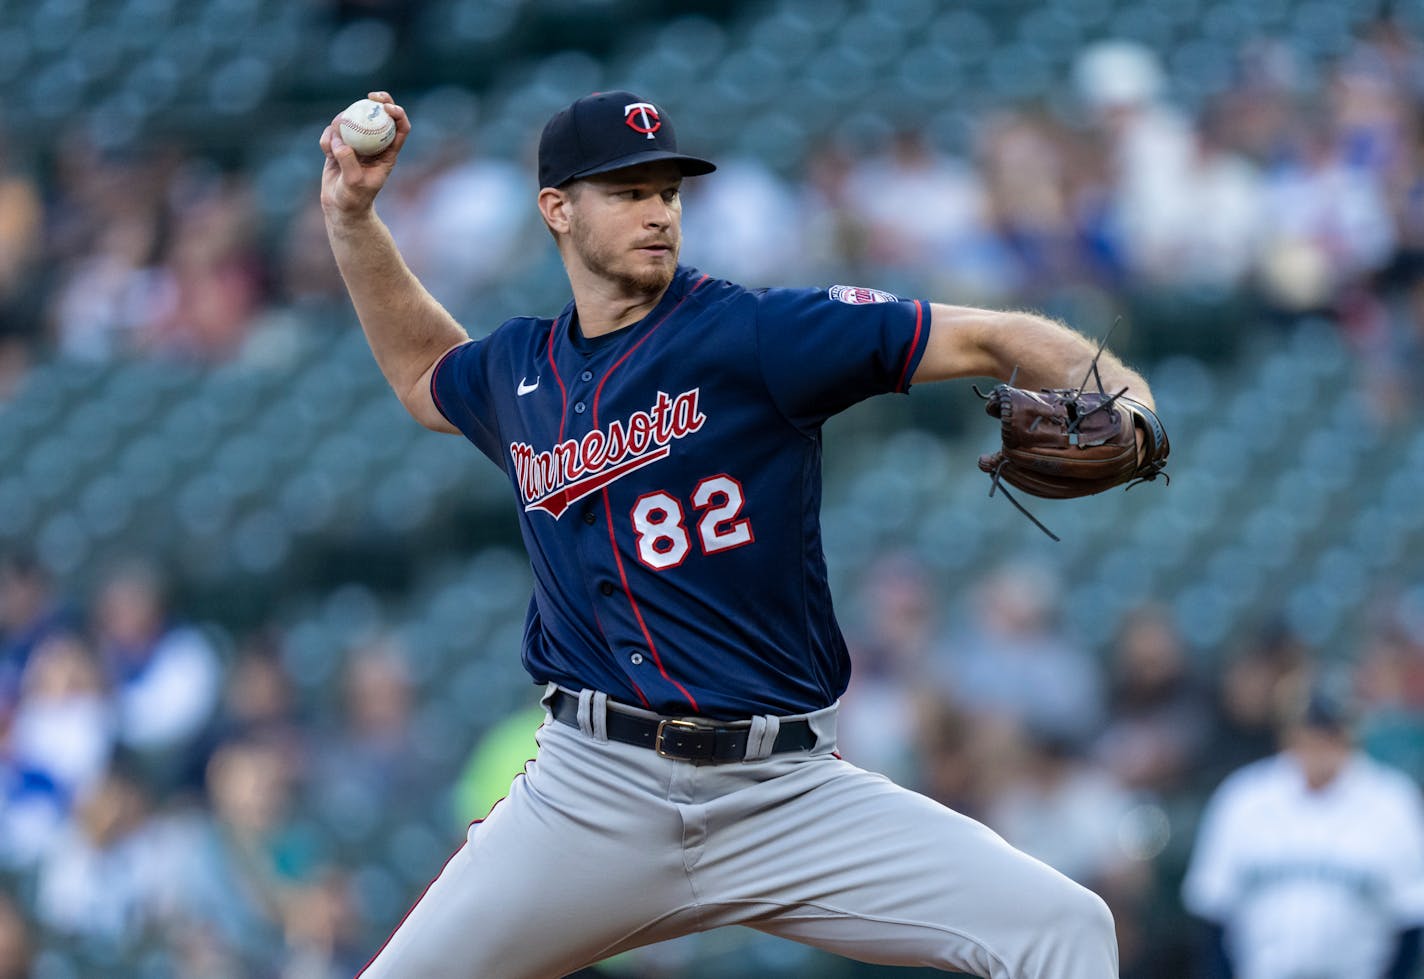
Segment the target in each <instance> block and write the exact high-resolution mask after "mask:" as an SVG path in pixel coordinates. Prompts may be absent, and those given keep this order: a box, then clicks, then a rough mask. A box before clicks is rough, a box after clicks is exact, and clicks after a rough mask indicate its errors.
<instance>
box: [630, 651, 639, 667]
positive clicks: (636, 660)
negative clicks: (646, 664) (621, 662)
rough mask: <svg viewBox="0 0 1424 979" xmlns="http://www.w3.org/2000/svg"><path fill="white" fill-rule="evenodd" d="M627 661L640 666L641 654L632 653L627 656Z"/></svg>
mask: <svg viewBox="0 0 1424 979" xmlns="http://www.w3.org/2000/svg"><path fill="white" fill-rule="evenodd" d="M628 662H630V663H632V664H633V665H634V666H641V665H642V662H643V654H642V653H634V654H633V655H632V656H629V657H628Z"/></svg>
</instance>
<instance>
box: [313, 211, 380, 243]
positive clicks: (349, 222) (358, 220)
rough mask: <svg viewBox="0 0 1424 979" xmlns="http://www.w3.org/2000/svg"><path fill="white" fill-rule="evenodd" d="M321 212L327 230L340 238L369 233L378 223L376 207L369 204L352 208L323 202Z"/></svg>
mask: <svg viewBox="0 0 1424 979" xmlns="http://www.w3.org/2000/svg"><path fill="white" fill-rule="evenodd" d="M322 214H323V216H324V217H325V218H326V227H327V231H328V232H329V233H330V234H332V235H333V236H335V237H340V238H347V237H354V236H358V235H366V234H369V233H370V232H371V231H372V230H373V229H374V228H376V227H377V226H378V225H379V224H380V219H379V218H377V217H376V209H375V207H374V206H372V205H370V204H367V205H366V206H365V207H358V208H354V209H345V208H338V207H334V206H329V205H325V204H324V205H323V206H322Z"/></svg>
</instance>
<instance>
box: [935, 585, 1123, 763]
mask: <svg viewBox="0 0 1424 979" xmlns="http://www.w3.org/2000/svg"><path fill="white" fill-rule="evenodd" d="M1060 591H1061V585H1060V582H1059V580H1058V578H1057V577H1056V575H1055V574H1054V573H1053V572H1052V571H1050V570H1048V569H1047V568H1046V567H1044V566H1043V565H1041V564H1034V563H1030V562H1026V561H1025V562H1006V563H1004V564H1001V565H1000V566H998V567H996V568H994V569H992V570H991V571H989V572H988V573H987V574H986V575H985V576H984V577H983V579H982V580H981V581H980V582H979V584H978V586H977V587H976V588H975V589H974V591H973V594H972V597H971V600H970V609H971V614H972V615H973V620H972V621H971V622H970V624H969V628H968V629H967V631H966V632H965V633H964V634H963V635H960V636H956V637H955V638H954V639H953V640H952V643H951V646H950V648H949V651H948V655H947V656H946V657H944V658H943V659H942V662H941V664H940V666H941V670H942V675H943V679H944V682H945V683H946V684H947V689H948V690H950V691H951V694H952V696H953V697H954V698H955V699H956V700H958V701H959V703H960V704H962V705H964V706H965V707H966V708H968V709H969V710H971V711H973V712H975V713H1002V714H1005V715H1007V716H1008V717H1011V718H1013V719H1015V720H1017V721H1018V722H1019V723H1020V724H1022V725H1024V726H1025V727H1031V728H1033V729H1034V730H1036V731H1041V732H1044V733H1045V734H1052V735H1055V736H1057V737H1061V738H1064V739H1068V740H1077V741H1080V740H1082V739H1085V738H1088V737H1091V736H1093V735H1094V734H1096V733H1097V731H1098V727H1099V725H1100V723H1101V721H1102V709H1103V699H1102V689H1101V687H1102V680H1101V677H1100V675H1099V672H1098V666H1097V664H1096V663H1095V662H1094V661H1093V659H1092V657H1091V656H1090V655H1089V654H1088V652H1087V651H1086V650H1084V649H1083V648H1081V647H1080V646H1078V645H1076V644H1075V643H1074V642H1073V640H1072V639H1071V638H1070V637H1068V636H1066V635H1065V634H1063V632H1062V631H1061V629H1060V628H1059V625H1058V622H1057V619H1056V616H1057V612H1058V601H1059V594H1060Z"/></svg>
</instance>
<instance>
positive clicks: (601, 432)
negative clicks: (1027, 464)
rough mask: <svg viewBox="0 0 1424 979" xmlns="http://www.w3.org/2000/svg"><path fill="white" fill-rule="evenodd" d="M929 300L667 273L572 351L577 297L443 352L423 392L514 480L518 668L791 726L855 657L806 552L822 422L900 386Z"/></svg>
mask: <svg viewBox="0 0 1424 979" xmlns="http://www.w3.org/2000/svg"><path fill="white" fill-rule="evenodd" d="M929 315H930V313H929V305H928V304H927V303H924V302H921V301H901V300H898V299H896V298H895V297H894V296H891V295H889V294H888V293H883V292H879V291H877V290H873V289H862V288H854V287H847V286H835V287H833V288H831V289H829V290H826V289H769V290H763V291H752V290H748V289H745V288H743V287H741V286H738V285H735V284H733V283H731V282H725V281H722V280H718V279H713V278H710V277H708V276H705V275H702V274H701V273H699V272H697V271H695V270H693V269H689V268H686V267H680V268H679V269H678V271H677V275H676V276H675V278H674V279H673V282H672V285H671V286H670V287H669V288H668V290H667V293H666V294H665V295H664V296H663V298H662V300H661V301H660V302H659V304H658V305H657V307H656V308H654V309H653V310H652V312H650V313H649V314H648V315H647V316H646V317H645V318H644V319H643V320H641V321H640V322H638V323H635V324H633V325H632V326H629V327H627V328H625V329H622V330H618V331H616V332H614V333H610V334H606V335H604V336H600V337H596V338H593V339H589V338H586V337H584V336H583V334H582V331H580V329H579V328H578V324H577V313H576V311H575V309H574V306H573V304H572V303H570V304H569V306H568V307H567V308H566V309H565V310H564V311H563V313H562V314H560V315H559V317H558V318H557V319H554V320H549V319H535V318H517V319H512V320H509V321H508V322H506V323H504V324H503V325H502V326H501V327H500V328H499V329H497V330H496V331H494V332H493V333H492V334H490V335H489V336H488V337H486V338H484V339H482V340H476V341H471V342H469V343H466V344H463V345H461V346H459V347H456V348H455V349H454V350H452V351H450V352H449V353H448V354H447V355H446V356H445V357H444V358H443V359H442V360H441V362H440V363H439V364H438V365H437V366H436V369H435V371H434V374H433V380H432V393H433V394H434V397H435V402H436V404H437V406H438V407H439V409H440V411H441V412H442V413H443V414H444V415H445V417H446V418H447V419H448V420H449V421H450V423H451V424H453V425H454V426H455V427H456V428H458V429H459V430H460V431H461V432H463V433H464V435H465V436H466V437H467V438H468V439H469V440H470V441H471V442H473V443H474V444H475V445H476V446H477V447H478V448H479V449H480V451H482V452H483V453H484V454H485V455H487V456H488V457H489V458H490V459H492V460H493V461H494V462H495V463H496V464H498V465H499V466H500V467H501V468H502V469H503V470H504V471H505V473H506V474H507V476H508V477H509V480H510V482H511V483H512V484H513V487H514V491H515V494H516V497H517V499H518V503H519V509H520V529H521V533H522V534H523V537H524V543H525V546H526V548H527V549H528V552H529V557H530V561H531V563H532V566H533V571H534V582H535V584H534V595H533V598H532V599H531V601H530V605H529V614H528V620H527V623H526V627H525V634H524V649H523V661H524V665H525V668H526V669H527V670H528V671H529V673H530V674H531V676H533V678H534V680H535V681H536V682H539V683H545V682H548V681H553V682H556V683H558V684H560V685H561V686H564V687H567V688H569V689H572V690H580V689H584V688H593V689H596V690H602V691H605V692H606V693H608V694H609V695H610V696H611V697H614V698H615V699H620V700H624V701H626V702H628V703H632V704H638V705H641V706H644V707H647V708H649V709H651V710H655V711H658V712H660V713H664V714H673V715H678V714H699V715H704V716H707V717H712V718H721V719H727V718H736V717H747V716H750V715H753V714H768V713H770V714H793V713H801V712H805V711H810V710H816V709H819V708H822V707H825V706H827V705H829V704H830V703H832V702H833V701H834V700H836V698H838V697H839V696H840V695H841V694H842V693H844V691H845V688H846V683H847V681H848V680H849V676H850V662H849V658H848V656H847V654H846V647H845V641H844V639H843V638H842V636H841V633H840V629H839V627H838V626H837V624H836V620H835V616H834V613H833V612H832V609H831V593H830V588H829V585H828V583H827V580H826V563H825V558H824V556H823V554H822V548H821V530H820V506H821V426H822V424H823V423H824V422H825V420H826V419H827V418H829V417H830V416H831V415H833V414H835V413H836V412H838V411H841V410H842V409H844V408H847V407H849V406H850V405H852V404H854V403H856V402H857V401H860V400H862V399H864V398H867V397H869V396H871V395H874V394H881V393H885V392H895V391H900V392H903V391H905V390H907V389H908V387H909V379H910V377H911V375H912V374H913V373H914V371H915V367H916V365H917V364H918V363H919V360H920V358H921V357H922V356H923V355H924V350H925V344H926V342H927V340H928V337H929Z"/></svg>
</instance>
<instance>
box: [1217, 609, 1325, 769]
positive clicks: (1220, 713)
mask: <svg viewBox="0 0 1424 979" xmlns="http://www.w3.org/2000/svg"><path fill="white" fill-rule="evenodd" d="M1307 667H1308V656H1307V651H1306V649H1305V646H1304V644H1303V643H1302V642H1301V641H1300V639H1299V638H1298V637H1297V636H1296V635H1295V634H1294V633H1293V632H1292V631H1291V630H1290V628H1289V627H1288V626H1286V624H1285V623H1284V622H1283V621H1281V620H1279V619H1275V620H1272V621H1269V622H1267V623H1266V624H1265V625H1263V626H1261V627H1260V628H1259V629H1258V630H1257V631H1256V634H1255V635H1254V636H1251V637H1249V638H1248V639H1247V640H1246V641H1245V642H1244V643H1243V645H1242V646H1241V648H1239V649H1238V650H1236V651H1235V653H1234V654H1232V655H1231V657H1230V659H1229V660H1228V662H1227V663H1226V665H1225V667H1224V668H1223V669H1222V671H1221V674H1220V678H1219V681H1218V684H1217V689H1216V699H1215V704H1214V709H1213V717H1212V724H1211V737H1210V739H1209V740H1208V742H1207V746H1206V749H1205V751H1204V752H1203V758H1204V759H1205V761H1206V764H1205V765H1204V766H1203V769H1202V772H1201V777H1202V780H1203V784H1202V786H1201V787H1202V788H1209V787H1210V786H1213V785H1215V784H1217V783H1218V782H1220V781H1221V779H1222V778H1224V777H1225V776H1226V775H1227V774H1228V773H1229V772H1231V771H1234V770H1235V769H1237V768H1240V767H1241V766H1242V765H1245V764H1247V763H1248V762H1252V761H1255V760H1257V759H1259V758H1264V757H1266V756H1267V755H1269V754H1271V753H1272V752H1274V751H1275V750H1276V747H1277V743H1278V739H1277V723H1278V720H1279V710H1280V704H1281V697H1282V696H1284V695H1285V694H1286V693H1288V692H1289V689H1290V685H1291V684H1292V683H1295V682H1298V681H1299V679H1300V677H1301V676H1302V674H1303V673H1304V672H1305V670H1306V669H1307Z"/></svg>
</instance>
